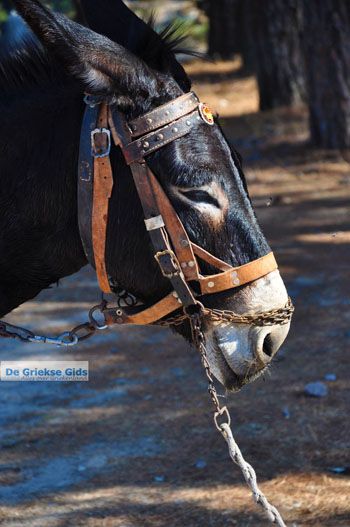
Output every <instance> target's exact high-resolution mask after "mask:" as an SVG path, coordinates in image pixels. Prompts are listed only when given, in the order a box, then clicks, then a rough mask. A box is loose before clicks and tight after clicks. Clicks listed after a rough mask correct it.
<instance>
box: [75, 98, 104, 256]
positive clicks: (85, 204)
mask: <svg viewBox="0 0 350 527" xmlns="http://www.w3.org/2000/svg"><path fill="white" fill-rule="evenodd" d="M99 108H100V107H99V105H95V106H86V109H85V113H84V118H83V124H82V129H81V137H80V152H79V172H78V220H79V231H80V237H81V241H82V244H83V248H84V252H85V255H86V258H87V259H88V261H89V263H90V264H91V265H92V266H95V259H94V250H93V244H92V223H91V219H92V206H93V187H94V158H93V157H92V155H91V148H92V145H91V132H92V131H93V130H94V129H95V128H96V123H97V120H98V114H99Z"/></svg>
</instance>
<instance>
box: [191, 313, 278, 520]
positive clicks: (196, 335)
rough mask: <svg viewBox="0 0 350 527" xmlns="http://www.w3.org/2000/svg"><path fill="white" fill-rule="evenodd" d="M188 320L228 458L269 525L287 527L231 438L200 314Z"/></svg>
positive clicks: (225, 408) (216, 424)
mask: <svg viewBox="0 0 350 527" xmlns="http://www.w3.org/2000/svg"><path fill="white" fill-rule="evenodd" d="M189 318H190V325H191V331H192V338H193V343H194V345H195V346H196V348H197V349H198V351H199V353H200V356H201V360H202V364H203V366H204V370H205V374H206V376H207V379H208V392H209V395H210V398H211V400H212V402H213V405H214V408H215V413H214V423H215V426H216V428H217V430H218V431H219V432H220V433H221V434H222V436H223V437H224V439H225V440H226V442H227V445H228V448H229V453H230V457H231V459H232V461H233V462H234V463H236V464H237V465H238V466H239V468H240V469H241V471H242V474H243V476H244V479H245V481H246V483H247V485H248V487H249V488H250V490H251V491H252V494H253V498H254V501H255V502H256V503H257V504H258V505H260V506H261V507H262V508H263V509H264V511H265V512H266V514H267V516H268V518H269V520H270V521H271V523H274V524H275V525H278V527H287V526H286V524H285V523H284V521H283V519H282V516H281V515H280V513H279V512H278V510H277V509H276V507H274V506H273V505H271V504H270V503H269V501H268V500H267V498H266V496H265V495H264V493H263V492H262V491H261V490H260V489H259V487H258V483H257V477H256V473H255V470H254V468H253V467H252V466H251V465H250V464H249V463H247V462H246V461H245V459H244V457H243V455H242V452H241V450H240V448H239V446H238V445H237V443H236V441H235V439H234V437H233V434H232V430H231V416H230V412H229V410H228V408H227V406H221V404H220V401H219V398H218V394H217V391H216V388H215V384H214V379H213V376H212V373H211V370H210V365H209V361H208V356H207V350H206V345H205V336H204V333H203V331H202V313H195V314H193V315H191V316H190V317H189Z"/></svg>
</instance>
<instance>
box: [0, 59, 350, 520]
mask: <svg viewBox="0 0 350 527" xmlns="http://www.w3.org/2000/svg"><path fill="white" fill-rule="evenodd" d="M238 68H239V64H238V63H237V62H230V63H225V64H224V63H221V64H218V65H217V66H215V65H213V64H205V65H204V66H203V65H202V64H199V63H194V64H193V65H190V66H189V70H190V71H191V72H192V74H194V77H195V79H196V85H195V89H196V91H198V93H199V94H200V95H201V97H202V99H204V100H206V101H207V102H209V103H210V104H211V105H212V106H213V107H214V108H217V110H218V111H219V113H220V114H222V115H223V116H224V118H225V119H224V125H225V127H226V130H227V132H228V135H229V137H230V139H231V140H232V141H233V143H234V144H235V145H236V147H237V148H238V150H240V151H241V153H242V154H243V157H244V159H245V161H244V165H245V167H246V172H247V175H248V180H249V184H250V185H249V186H250V190H251V194H252V199H253V201H254V203H255V205H256V210H257V214H258V216H259V219H260V221H261V223H262V225H263V227H264V231H265V232H266V233H267V235H268V237H269V240H270V242H271V245H272V247H273V249H274V250H275V252H276V254H277V257H278V260H279V262H280V265H281V271H282V273H283V275H284V277H285V279H286V282H287V285H288V289H289V292H290V294H291V296H292V297H293V300H294V302H295V304H296V307H297V311H296V315H295V319H294V322H293V327H292V330H291V333H290V336H289V338H288V341H287V342H286V344H285V346H284V347H283V350H282V351H281V352H280V353H279V356H278V358H277V360H276V362H275V365H274V366H273V368H271V370H270V372H269V374H268V375H266V379H265V381H264V380H259V381H257V382H256V383H254V384H252V385H250V386H247V387H246V388H245V389H244V390H243V391H242V392H240V393H239V394H237V395H234V396H229V397H228V401H229V405H230V406H231V408H232V415H233V429H234V433H235V437H236V439H237V440H238V442H239V444H240V446H241V448H242V450H243V452H244V454H245V456H246V458H247V459H248V460H249V461H251V462H252V463H253V465H254V466H255V468H256V470H257V473H258V476H259V479H260V481H261V482H262V488H263V490H264V491H265V492H266V494H267V496H268V497H269V498H270V499H271V501H272V502H273V503H275V504H276V505H277V506H278V507H279V508H280V510H281V512H282V513H283V515H284V517H285V518H286V521H287V524H288V525H289V526H291V527H292V526H294V527H349V526H350V505H349V499H348V498H349V491H350V488H349V487H350V479H349V466H350V460H349V424H348V423H349V406H350V384H349V371H350V354H349V346H350V285H349V261H350V248H349V232H350V210H349V203H350V170H349V168H350V167H349V164H348V162H347V161H346V159H347V153H346V152H343V153H342V154H334V153H331V152H319V151H316V150H313V149H309V148H308V147H307V144H306V141H307V115H306V113H305V108H302V107H301V108H297V109H294V110H288V109H281V110H278V111H277V110H276V111H274V112H267V113H265V114H259V113H257V112H256V110H257V107H258V98H257V93H256V87H255V81H254V80H253V79H252V78H250V77H244V76H242V75H241V73H240V72H239V69H238ZM218 74H219V77H218ZM98 299H99V293H98V290H97V286H96V282H95V279H94V277H93V274H92V273H91V271H89V270H88V269H85V270H83V271H82V272H81V273H80V274H79V275H77V276H75V277H71V278H69V279H67V280H64V281H63V283H62V286H61V287H59V288H53V289H51V290H49V291H46V292H44V293H43V294H42V295H41V296H40V298H39V299H38V300H35V301H34V302H31V303H29V304H27V305H25V306H23V307H22V308H20V309H19V310H17V311H16V312H15V313H13V314H12V315H11V316H10V317H9V320H11V321H13V322H15V323H20V324H21V323H22V324H26V325H29V326H30V327H32V328H38V329H40V330H41V331H47V332H51V333H53V332H59V331H62V330H64V329H67V327H69V326H71V325H74V324H77V323H80V322H84V321H85V318H86V309H87V307H88V306H90V305H93V304H94V303H96V302H98ZM0 345H1V359H2V360H4V359H7V360H8V359H11V358H13V359H23V358H28V359H29V358H30V359H33V358H45V359H48V358H52V359H57V358H63V357H64V358H69V357H72V358H74V359H75V360H79V359H82V360H89V362H90V377H91V380H90V382H89V383H88V384H86V383H84V384H79V383H75V384H73V383H65V384H59V383H52V384H47V383H46V384H41V383H21V384H14V383H0V398H1V407H0V426H1V428H0V447H1V448H0V485H1V486H0V501H1V506H0V523H1V525H4V526H5V527H17V526H18V527H19V526H21V527H79V526H84V527H85V526H87V527H164V526H169V527H183V526H185V525H186V527H198V526H200V525H203V526H204V525H205V526H211V527H231V526H239V527H258V526H266V525H268V522H267V520H266V518H265V517H264V516H263V514H262V513H261V512H260V511H259V510H258V509H257V508H256V507H254V504H253V502H252V501H251V498H250V495H249V491H248V490H247V488H246V487H245V485H244V484H243V483H242V477H241V475H240V473H239V471H238V469H237V468H236V467H235V466H233V465H231V463H230V462H229V460H228V455H227V452H226V445H225V444H224V442H223V441H222V438H221V437H220V436H219V434H218V433H217V432H216V430H215V428H214V426H213V422H212V416H211V408H210V405H209V402H208V397H207V393H206V383H205V380H204V375H203V372H202V370H201V367H200V363H199V359H198V357H197V356H196V353H195V352H194V351H193V350H190V349H189V348H188V346H187V345H185V343H184V342H183V341H182V340H181V339H180V338H179V337H176V336H174V335H172V334H171V333H169V332H168V331H166V330H163V329H154V328H119V329H118V330H114V331H110V332H108V333H101V334H99V335H98V336H97V337H96V338H95V339H92V340H90V341H88V342H86V343H85V344H83V345H81V346H80V347H79V348H78V349H77V350H75V351H74V352H61V351H59V350H57V349H55V348H52V347H49V348H43V347H41V346H33V347H31V346H24V345H20V344H14V343H13V342H8V341H4V342H1V343H0ZM329 373H333V374H335V375H336V380H335V381H334V382H329V381H325V380H324V376H325V375H326V374H329ZM317 380H318V381H323V382H325V384H326V385H327V387H328V395H327V396H326V397H324V398H309V397H306V396H305V395H304V386H305V384H306V383H308V382H311V381H317ZM342 470H343V472H341V471H342ZM337 471H338V472H340V473H338V474H337V473H336V472H337Z"/></svg>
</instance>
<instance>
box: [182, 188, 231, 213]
mask: <svg viewBox="0 0 350 527" xmlns="http://www.w3.org/2000/svg"><path fill="white" fill-rule="evenodd" d="M180 193H181V194H182V195H183V196H185V197H186V198H187V199H190V200H191V201H195V202H196V203H207V204H209V205H213V206H214V207H217V208H218V209H220V208H221V207H220V204H219V202H218V200H217V199H216V198H214V197H213V196H212V195H211V194H209V192H206V191H205V190H200V189H191V190H180Z"/></svg>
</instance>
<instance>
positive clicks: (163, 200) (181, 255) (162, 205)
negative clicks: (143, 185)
mask: <svg viewBox="0 0 350 527" xmlns="http://www.w3.org/2000/svg"><path fill="white" fill-rule="evenodd" d="M148 177H149V178H150V182H151V185H152V187H153V192H154V194H155V198H156V200H157V204H158V207H159V210H160V213H161V215H162V218H163V221H164V223H165V226H166V229H167V232H168V234H169V236H170V239H171V242H172V244H173V247H174V251H175V253H176V255H177V257H178V259H179V262H180V266H181V269H182V272H183V274H184V275H185V278H186V280H189V281H190V280H198V278H199V270H198V264H197V260H196V258H195V256H194V252H193V249H192V244H191V242H190V239H189V237H188V235H187V232H186V230H185V227H184V226H183V224H182V222H181V220H180V218H179V216H178V215H177V214H176V212H175V209H174V207H173V206H172V205H171V203H170V201H169V198H168V196H167V195H166V194H165V192H164V190H163V188H162V186H161V184H160V183H159V181H158V180H157V178H156V177H155V175H154V174H153V172H152V170H150V169H148Z"/></svg>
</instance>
